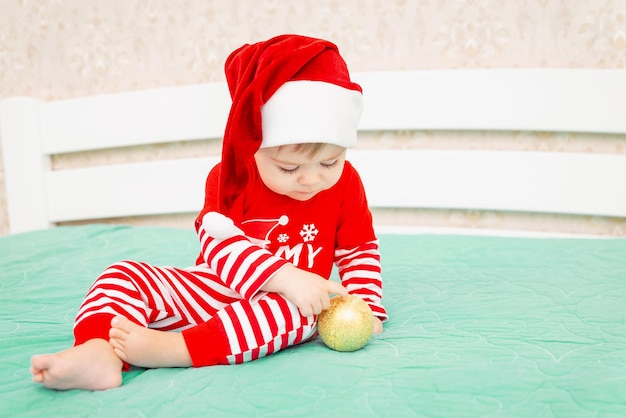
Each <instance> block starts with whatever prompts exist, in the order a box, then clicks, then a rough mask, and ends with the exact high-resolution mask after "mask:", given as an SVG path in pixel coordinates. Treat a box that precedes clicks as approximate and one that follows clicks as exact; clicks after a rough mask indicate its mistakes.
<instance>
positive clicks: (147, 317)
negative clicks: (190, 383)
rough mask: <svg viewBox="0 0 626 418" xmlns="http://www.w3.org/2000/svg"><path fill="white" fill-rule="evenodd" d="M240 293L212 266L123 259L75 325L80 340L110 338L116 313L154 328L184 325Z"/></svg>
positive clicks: (95, 288)
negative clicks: (185, 266) (163, 264)
mask: <svg viewBox="0 0 626 418" xmlns="http://www.w3.org/2000/svg"><path fill="white" fill-rule="evenodd" d="M239 299H240V296H239V294H238V293H237V292H235V291H233V290H231V289H229V288H228V287H226V286H224V285H223V284H222V283H221V282H220V281H219V279H218V278H217V277H216V276H215V274H213V273H212V272H211V270H210V269H209V268H208V267H206V266H196V267H194V268H192V269H178V268H173V267H155V266H151V265H149V264H146V263H140V262H134V261H123V262H120V263H117V264H114V265H112V266H110V267H109V268H107V269H106V270H105V271H104V272H103V273H102V274H101V275H100V277H98V279H97V280H96V281H95V282H94V284H93V285H92V286H91V288H90V289H89V291H88V293H87V296H86V297H85V299H84V301H83V304H82V305H81V307H80V309H79V311H78V315H77V317H76V321H75V325H74V333H75V336H76V342H77V344H78V343H82V342H84V341H86V340H87V339H90V338H98V337H99V338H105V339H107V338H108V329H109V323H110V319H111V317H113V316H115V315H122V316H124V317H126V318H129V319H130V320H132V321H133V322H135V323H137V324H139V325H142V326H148V327H150V328H154V329H159V330H163V331H174V330H176V331H180V330H183V329H186V328H188V327H191V326H193V325H196V324H199V323H203V322H206V321H208V320H209V319H210V318H211V317H213V315H215V313H216V312H217V311H218V310H220V309H222V308H224V307H225V306H227V305H228V304H230V303H233V302H235V301H237V300H239ZM93 334H98V335H93Z"/></svg>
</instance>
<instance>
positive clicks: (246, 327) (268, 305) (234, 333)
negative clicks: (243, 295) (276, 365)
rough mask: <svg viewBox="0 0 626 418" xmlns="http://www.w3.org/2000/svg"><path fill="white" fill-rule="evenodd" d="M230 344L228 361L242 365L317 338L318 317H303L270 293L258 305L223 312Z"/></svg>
mask: <svg viewBox="0 0 626 418" xmlns="http://www.w3.org/2000/svg"><path fill="white" fill-rule="evenodd" d="M216 319H218V320H219V321H221V323H222V326H223V329H224V331H225V333H226V336H227V339H228V344H229V350H228V351H229V355H227V358H226V361H227V362H228V363H230V364H236V363H243V362H246V361H251V360H256V359H258V358H261V357H265V356H267V355H270V354H272V353H274V352H277V351H279V350H282V349H284V348H286V347H289V346H292V345H296V344H299V343H301V342H303V341H306V340H308V339H310V338H311V337H313V336H314V335H315V331H316V327H315V317H314V316H309V317H305V316H302V315H300V311H299V310H298V308H297V307H296V305H294V304H293V303H291V302H289V301H287V299H285V298H284V297H282V296H281V295H279V294H276V293H267V294H265V295H264V296H263V297H262V298H260V299H259V300H258V302H255V303H249V302H248V301H245V300H241V301H238V302H235V303H233V304H231V305H228V306H227V307H225V308H224V309H222V310H220V311H219V312H218V313H217V315H216Z"/></svg>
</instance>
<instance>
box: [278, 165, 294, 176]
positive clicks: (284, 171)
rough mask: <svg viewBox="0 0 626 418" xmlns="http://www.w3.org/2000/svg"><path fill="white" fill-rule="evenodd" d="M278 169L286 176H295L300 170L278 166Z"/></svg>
mask: <svg viewBox="0 0 626 418" xmlns="http://www.w3.org/2000/svg"><path fill="white" fill-rule="evenodd" d="M278 168H279V169H280V171H282V172H283V173H285V174H295V172H296V171H297V170H298V167H293V168H285V167H281V166H278Z"/></svg>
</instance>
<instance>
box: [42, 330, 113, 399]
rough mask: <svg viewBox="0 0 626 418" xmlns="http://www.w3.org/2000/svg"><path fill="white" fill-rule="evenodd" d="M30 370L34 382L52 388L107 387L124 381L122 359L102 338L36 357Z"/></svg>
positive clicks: (100, 388) (93, 388)
mask: <svg viewBox="0 0 626 418" xmlns="http://www.w3.org/2000/svg"><path fill="white" fill-rule="evenodd" d="M30 372H31V373H32V374H33V382H35V383H41V384H43V385H44V386H45V387H47V388H50V389H62V390H64V389H86V390H104V389H110V388H114V387H118V386H120V385H121V384H122V361H121V360H120V359H119V358H118V357H117V356H116V355H115V353H114V352H113V347H111V345H110V344H109V343H108V342H107V341H105V340H102V339H99V338H96V339H92V340H89V341H86V342H85V343H83V344H80V345H76V346H74V347H72V348H70V349H68V350H65V351H60V352H58V353H56V354H40V355H36V356H33V358H32V359H31V368H30Z"/></svg>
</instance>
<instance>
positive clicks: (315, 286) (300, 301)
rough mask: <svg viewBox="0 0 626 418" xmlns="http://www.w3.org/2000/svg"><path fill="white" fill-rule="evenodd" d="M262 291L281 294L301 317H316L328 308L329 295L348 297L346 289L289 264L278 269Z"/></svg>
mask: <svg viewBox="0 0 626 418" xmlns="http://www.w3.org/2000/svg"><path fill="white" fill-rule="evenodd" d="M262 289H263V290H265V291H267V292H276V293H280V294H282V295H283V296H284V297H285V298H287V299H288V300H289V301H290V302H292V303H293V304H295V305H296V306H297V307H298V309H299V310H300V313H301V314H302V315H303V316H311V315H317V314H319V313H320V312H322V311H323V310H324V309H326V308H328V307H329V306H330V295H331V294H337V295H340V296H342V297H347V296H348V291H347V290H346V288H345V287H343V286H342V285H340V284H339V283H337V282H334V281H331V280H326V279H325V278H323V277H322V276H320V275H317V274H315V273H310V272H308V271H305V270H301V269H299V268H297V267H294V266H293V265H291V264H288V265H286V266H285V267H283V268H282V269H280V270H279V271H278V272H277V273H276V274H275V275H274V276H273V277H272V278H271V279H270V280H268V282H267V283H266V284H265V285H264V286H263V288H262Z"/></svg>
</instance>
